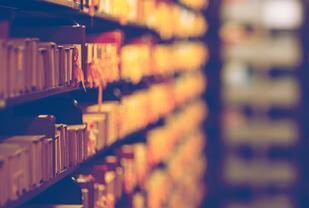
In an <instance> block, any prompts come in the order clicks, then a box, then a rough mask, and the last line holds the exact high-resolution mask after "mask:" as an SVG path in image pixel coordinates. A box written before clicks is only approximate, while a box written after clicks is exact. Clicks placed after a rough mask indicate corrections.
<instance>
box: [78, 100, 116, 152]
mask: <svg viewBox="0 0 309 208" xmlns="http://www.w3.org/2000/svg"><path fill="white" fill-rule="evenodd" d="M119 105H120V104H119V102H110V101H109V102H104V103H103V104H102V105H90V106H85V107H83V109H82V111H83V122H84V123H86V124H87V125H88V128H87V131H88V135H93V136H94V137H93V138H91V140H92V141H94V147H95V148H94V150H101V149H102V148H104V147H106V146H110V145H111V144H113V143H114V142H115V141H116V140H117V139H118V138H119V116H120V114H119ZM91 149H93V148H91ZM92 152H93V151H92Z"/></svg>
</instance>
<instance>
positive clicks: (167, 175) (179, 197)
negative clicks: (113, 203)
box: [139, 130, 207, 208]
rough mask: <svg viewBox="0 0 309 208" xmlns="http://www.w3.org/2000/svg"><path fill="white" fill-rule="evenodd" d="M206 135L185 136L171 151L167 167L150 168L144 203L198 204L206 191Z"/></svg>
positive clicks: (151, 205) (187, 205) (165, 205)
mask: <svg viewBox="0 0 309 208" xmlns="http://www.w3.org/2000/svg"><path fill="white" fill-rule="evenodd" d="M204 144H205V136H204V135H203V134H201V133H200V132H198V130H197V132H196V133H193V134H191V135H185V139H184V140H183V141H182V142H181V143H180V144H179V146H177V148H176V149H175V150H174V151H173V152H172V153H171V154H170V157H169V160H168V161H166V162H165V165H166V168H163V169H159V170H154V171H152V172H151V173H150V174H149V176H148V179H147V182H146V193H147V196H144V198H145V200H144V201H145V202H146V203H145V204H146V206H145V204H144V206H139V207H152V208H158V207H180V208H186V207H201V206H203V205H202V204H201V202H202V200H203V198H204V197H205V196H204V193H205V187H204V183H203V178H204V176H205V172H206V171H207V160H206V158H205V156H204V150H203V148H204Z"/></svg>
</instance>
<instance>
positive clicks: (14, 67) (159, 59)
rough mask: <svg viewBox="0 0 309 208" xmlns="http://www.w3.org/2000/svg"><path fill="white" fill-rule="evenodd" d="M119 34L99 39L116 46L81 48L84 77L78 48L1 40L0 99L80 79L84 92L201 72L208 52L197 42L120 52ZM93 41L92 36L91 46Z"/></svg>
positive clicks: (135, 47)
mask: <svg viewBox="0 0 309 208" xmlns="http://www.w3.org/2000/svg"><path fill="white" fill-rule="evenodd" d="M118 35H120V34H119V33H115V34H113V35H110V34H106V36H104V35H103V36H104V37H105V41H106V39H107V40H108V36H112V37H113V38H114V39H116V40H115V41H107V42H105V43H87V44H86V46H85V47H86V51H87V53H86V54H85V56H86V57H87V58H86V62H87V66H86V70H84V71H85V76H84V73H83V71H82V66H83V65H84V64H83V63H82V60H84V57H83V56H82V54H84V53H82V48H83V47H82V45H81V44H74V45H72V44H71V45H69V44H67V45H57V44H55V43H52V42H39V41H38V39H36V38H19V39H16V38H15V39H3V40H0V46H1V47H0V60H1V62H0V70H1V71H0V72H1V74H2V75H3V76H1V78H0V98H2V99H7V98H12V97H16V96H20V95H25V94H27V93H30V92H36V91H43V90H48V89H53V88H57V87H59V86H76V84H77V83H78V82H80V81H83V80H84V77H86V81H85V80H84V81H85V82H87V83H88V84H89V87H92V86H100V85H102V84H106V83H111V82H114V81H119V80H127V81H130V82H133V83H137V82H139V81H140V80H141V79H142V77H145V76H151V75H153V76H158V75H160V76H168V75H171V74H173V73H175V72H181V71H191V70H197V69H200V67H202V65H203V64H204V63H205V61H206V59H207V49H206V48H205V47H204V46H203V44H202V43H189V42H180V43H175V44H172V45H151V44H149V43H147V41H146V42H142V43H136V44H133V43H132V44H127V45H124V46H123V47H120V46H121V41H120V39H121V38H120V39H119V38H118V39H117V38H116V37H115V36H118ZM100 38H102V36H101V37H100ZM113 38H110V39H112V40H113ZM103 39H104V38H103ZM96 40H97V39H96V38H94V37H92V41H96ZM92 41H90V42H92ZM101 42H104V41H102V40H101ZM170 60H176V61H173V62H171V61H170ZM120 66H121V67H120Z"/></svg>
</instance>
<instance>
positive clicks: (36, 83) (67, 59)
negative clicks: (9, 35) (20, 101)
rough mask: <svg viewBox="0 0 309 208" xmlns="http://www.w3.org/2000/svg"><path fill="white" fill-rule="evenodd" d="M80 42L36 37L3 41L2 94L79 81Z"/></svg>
mask: <svg viewBox="0 0 309 208" xmlns="http://www.w3.org/2000/svg"><path fill="white" fill-rule="evenodd" d="M80 54H81V47H80V46H78V45H71V44H68V45H57V44H55V43H53V42H39V40H38V39H36V38H20V39H1V40H0V57H1V61H0V70H1V71H0V72H1V81H0V97H1V98H8V97H15V96H19V95H21V94H24V93H27V92H31V91H33V90H45V89H51V88H55V87H58V86H63V85H68V86H70V85H72V84H74V83H76V81H77V76H76V73H77V72H76V71H77V70H78V68H77V67H78V66H79V67H80V66H81V62H80V61H81V60H80V59H79V58H78V56H80Z"/></svg>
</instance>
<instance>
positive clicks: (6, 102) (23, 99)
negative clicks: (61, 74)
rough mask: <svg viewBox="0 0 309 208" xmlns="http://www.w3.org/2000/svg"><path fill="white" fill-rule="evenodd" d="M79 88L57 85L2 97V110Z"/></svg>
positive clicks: (0, 101)
mask: <svg viewBox="0 0 309 208" xmlns="http://www.w3.org/2000/svg"><path fill="white" fill-rule="evenodd" d="M78 89H80V87H66V86H62V87H57V88H54V89H49V90H42V91H38V92H31V93H27V94H24V95H20V96H17V97H13V98H8V99H0V110H3V109H5V108H8V107H13V106H16V105H20V104H24V103H28V102H32V101H36V100H40V99H44V98H47V97H50V96H55V95H60V94H64V93H68V92H73V91H75V90H78Z"/></svg>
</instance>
